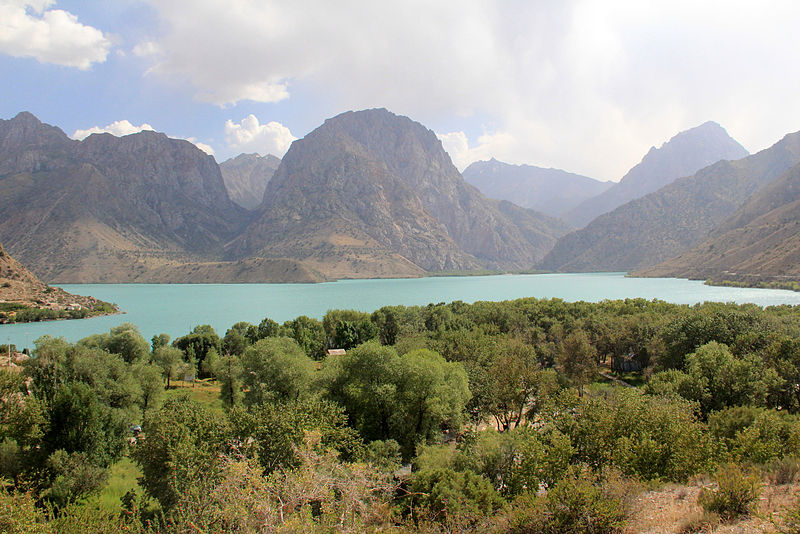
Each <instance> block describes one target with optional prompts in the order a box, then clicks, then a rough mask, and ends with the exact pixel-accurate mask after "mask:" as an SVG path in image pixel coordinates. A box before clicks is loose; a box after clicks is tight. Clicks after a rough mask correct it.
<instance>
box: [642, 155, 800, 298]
mask: <svg viewBox="0 0 800 534" xmlns="http://www.w3.org/2000/svg"><path fill="white" fill-rule="evenodd" d="M636 274H637V275H640V276H670V277H680V278H694V279H711V280H714V281H715V282H728V281H732V282H745V283H750V284H753V283H777V284H780V283H781V282H784V281H798V280H800V165H795V166H794V167H792V168H790V169H789V170H788V171H787V172H785V173H784V174H783V175H781V176H780V177H779V178H777V179H775V180H774V181H773V182H771V183H770V184H768V185H767V186H765V187H764V188H763V189H761V190H760V191H758V192H756V193H755V194H753V195H752V196H751V197H750V198H749V199H748V200H747V202H745V203H744V205H743V206H742V207H740V208H739V209H738V210H736V212H734V214H733V215H731V216H730V217H728V218H727V219H726V220H724V221H723V222H722V223H721V224H719V225H718V226H717V227H716V228H715V229H714V230H713V231H712V232H711V233H710V234H709V235H708V237H707V238H706V239H704V240H703V241H701V242H700V243H698V244H697V245H695V246H694V247H692V248H691V249H690V250H687V251H686V252H683V253H682V254H680V255H678V256H677V257H675V258H672V259H669V260H667V261H665V262H663V263H661V264H659V265H656V266H654V267H651V268H649V269H644V270H642V271H641V272H637V273H636Z"/></svg>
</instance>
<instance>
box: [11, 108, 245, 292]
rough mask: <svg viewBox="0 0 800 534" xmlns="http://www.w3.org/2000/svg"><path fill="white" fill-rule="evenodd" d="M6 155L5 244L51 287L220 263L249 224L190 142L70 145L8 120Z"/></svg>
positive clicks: (23, 119) (31, 121)
mask: <svg viewBox="0 0 800 534" xmlns="http://www.w3.org/2000/svg"><path fill="white" fill-rule="evenodd" d="M0 147H2V153H1V154H0V156H2V157H0V169H2V174H0V212H2V213H3V215H4V216H3V218H2V219H0V238H2V239H3V241H4V242H5V243H6V245H7V247H8V249H9V251H10V252H11V253H12V254H14V255H15V256H17V257H19V258H20V259H21V260H22V261H23V262H24V263H25V264H26V265H29V266H30V268H31V269H32V270H33V271H34V272H35V273H36V274H37V275H39V276H41V277H43V278H44V279H46V280H48V281H63V282H86V281H124V280H129V276H130V275H131V274H134V273H139V274H141V272H142V271H147V270H149V269H150V268H152V267H153V266H154V265H156V264H162V263H164V262H171V261H185V259H186V258H196V257H203V258H207V257H215V256H219V255H221V251H222V247H223V244H224V243H225V242H227V241H228V240H230V239H231V238H232V237H233V236H234V235H236V234H237V233H238V231H239V230H240V229H241V228H242V226H243V225H244V223H245V222H246V213H245V211H244V210H243V209H241V208H240V207H238V206H236V205H235V204H233V203H232V202H231V201H230V199H229V198H228V195H227V192H226V191H225V187H224V185H223V182H222V176H221V175H220V172H219V168H218V167H217V165H216V163H215V162H214V160H213V158H211V157H210V156H207V155H206V154H205V153H203V152H202V151H200V150H199V149H197V148H196V147H195V146H194V145H192V144H191V143H189V142H186V141H181V140H175V139H169V138H167V137H166V136H165V135H163V134H158V133H155V132H141V133H138V134H134V135H129V136H125V137H122V138H118V137H114V136H111V135H108V134H102V135H97V134H95V135H92V136H90V137H88V138H87V139H85V140H84V141H82V142H78V141H72V140H70V139H68V138H67V137H66V136H65V135H64V134H63V132H61V131H60V130H58V129H56V128H53V127H51V126H47V125H44V124H42V123H40V122H39V121H38V120H36V119H35V117H33V116H32V115H30V114H26V113H23V114H20V115H18V116H17V117H15V118H14V119H11V120H9V121H0Z"/></svg>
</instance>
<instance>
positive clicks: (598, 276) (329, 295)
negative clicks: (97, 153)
mask: <svg viewBox="0 0 800 534" xmlns="http://www.w3.org/2000/svg"><path fill="white" fill-rule="evenodd" d="M61 287H63V288H64V289H65V290H67V291H69V292H71V293H77V294H81V295H92V296H94V297H97V298H99V299H102V300H105V301H108V302H114V303H116V304H118V305H119V307H120V309H121V310H122V311H124V312H125V313H124V314H122V315H114V316H109V317H95V318H91V319H80V320H71V321H49V322H43V323H26V324H15V325H0V344H5V343H6V342H11V343H13V344H16V345H17V347H19V348H22V347H32V346H33V341H34V340H35V339H37V338H39V337H40V336H43V335H45V334H49V335H52V336H62V337H64V338H66V339H67V340H68V341H77V340H78V339H81V338H83V337H86V336H89V335H91V334H96V333H100V332H107V331H108V330H109V329H110V328H111V327H113V326H116V325H119V324H120V323H123V322H126V321H129V322H132V323H135V324H136V325H138V326H139V329H140V330H141V332H142V335H144V336H145V337H146V338H147V339H150V338H151V337H152V336H153V335H154V334H158V333H161V332H166V333H167V334H169V335H170V336H172V338H173V339H174V338H175V337H178V336H182V335H184V334H186V333H188V332H189V331H191V329H192V328H194V327H195V326H197V325H200V324H210V325H211V326H213V327H214V328H215V329H216V330H217V332H218V333H219V334H220V335H224V334H225V331H226V330H227V329H228V328H229V327H230V326H231V325H232V324H233V323H236V322H238V321H247V322H250V323H253V324H258V323H259V322H260V321H261V320H262V319H263V318H264V317H269V318H271V319H273V320H275V321H278V322H280V323H282V322H284V321H286V320H288V319H294V318H295V317H297V316H299V315H308V316H310V317H316V318H318V319H321V318H322V316H323V315H325V312H327V311H328V310H329V309H332V308H340V309H355V310H361V311H367V312H371V311H373V310H376V309H378V308H380V307H381V306H386V305H395V304H402V305H407V306H408V305H424V304H428V303H429V302H451V301H453V300H462V301H464V302H475V301H478V300H492V301H500V300H510V299H516V298H521V297H538V298H551V297H558V298H561V299H564V300H567V301H578V300H584V301H590V302H597V301H600V300H604V299H624V298H629V297H630V298H635V297H643V298H646V299H648V300H650V299H661V300H665V301H667V302H673V303H677V304H694V303H697V302H703V301H717V302H737V303H745V302H753V303H755V304H759V305H761V306H770V305H777V304H793V305H796V304H800V293H797V292H793V291H783V290H773V289H747V288H731V287H713V286H705V285H703V283H702V282H699V281H692V280H681V279H675V278H626V277H625V275H624V273H590V274H535V275H501V276H470V277H442V278H414V279H383V280H341V281H338V282H329V283H324V284H65V285H63V286H61Z"/></svg>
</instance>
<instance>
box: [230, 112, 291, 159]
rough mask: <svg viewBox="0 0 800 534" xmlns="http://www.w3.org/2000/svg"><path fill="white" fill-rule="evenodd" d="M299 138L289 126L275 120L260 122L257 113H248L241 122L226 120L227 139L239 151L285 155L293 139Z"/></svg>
mask: <svg viewBox="0 0 800 534" xmlns="http://www.w3.org/2000/svg"><path fill="white" fill-rule="evenodd" d="M295 139H297V138H296V137H295V136H294V135H292V132H291V131H289V128H287V127H286V126H284V125H283V124H281V123H279V122H275V121H271V122H268V123H266V124H260V123H259V121H258V118H257V117H256V116H255V115H252V114H250V115H248V116H247V117H245V118H243V119H242V120H241V121H240V122H239V123H234V122H233V121H232V120H230V119H229V120H227V121H225V140H226V142H227V143H228V146H230V147H231V148H233V149H235V150H238V151H239V152H248V153H251V152H256V153H258V154H261V155H262V156H264V155H267V154H272V155H274V156H278V157H279V158H280V157H283V155H284V154H285V153H286V151H287V150H289V145H291V144H292V141H294V140H295Z"/></svg>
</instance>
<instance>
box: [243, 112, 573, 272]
mask: <svg viewBox="0 0 800 534" xmlns="http://www.w3.org/2000/svg"><path fill="white" fill-rule="evenodd" d="M506 204H509V203H506ZM258 211H259V215H258V217H257V219H256V220H255V222H253V223H252V224H251V225H250V226H249V227H248V228H247V230H246V231H245V232H244V233H243V234H242V235H241V236H240V237H239V238H238V239H237V240H235V241H234V242H233V244H232V246H231V247H230V253H231V254H232V255H233V256H234V257H242V256H249V255H256V256H264V257H289V258H296V259H300V260H302V261H303V263H304V264H306V265H310V266H311V267H313V268H314V269H316V270H318V271H320V272H323V273H325V274H326V275H328V276H335V277H348V276H350V277H354V276H358V277H363V276H401V275H416V274H420V273H422V272H424V271H435V270H450V269H475V268H482V267H483V268H485V267H503V268H529V267H530V266H532V265H533V264H534V263H535V262H536V261H537V260H538V259H540V258H541V257H542V256H543V254H544V252H546V251H547V250H548V249H549V248H550V247H551V246H552V244H553V243H554V242H555V239H556V238H557V237H558V236H559V235H563V234H564V233H565V232H566V231H567V230H568V228H567V227H566V225H564V224H563V223H561V222H560V221H557V220H554V219H552V218H550V217H547V216H545V215H542V214H538V213H536V212H532V211H530V210H525V209H523V208H519V207H518V206H511V205H507V206H506V205H503V206H501V205H500V203H498V202H496V201H491V200H489V199H487V198H486V197H484V196H483V195H482V194H481V193H480V192H479V191H478V190H477V189H475V188H474V187H472V186H470V185H469V184H467V183H466V182H465V181H464V180H463V178H462V177H461V175H460V174H459V173H458V170H456V168H455V167H454V166H453V164H452V162H451V161H450V158H449V156H448V155H447V153H446V152H445V151H444V150H443V149H442V145H441V142H440V141H439V140H438V139H437V138H436V135H435V134H434V133H433V132H432V131H430V130H428V129H427V128H425V127H424V126H422V125H421V124H419V123H416V122H414V121H412V120H410V119H408V118H406V117H401V116H397V115H394V114H393V113H390V112H388V111H386V110H383V109H373V110H367V111H359V112H347V113H343V114H341V115H339V116H337V117H334V118H332V119H328V120H327V121H325V123H324V124H323V125H322V126H320V127H319V128H317V129H316V130H314V131H313V132H311V133H310V134H308V135H307V136H306V137H305V138H304V139H301V140H299V141H295V142H294V143H293V144H292V147H291V148H290V149H289V151H288V152H287V153H286V155H285V156H284V158H283V160H282V161H281V164H280V167H278V170H277V171H276V172H275V175H274V176H273V177H272V179H271V180H270V182H269V183H268V184H267V188H266V192H265V194H264V202H263V203H262V205H261V206H260V207H259V208H258Z"/></svg>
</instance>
